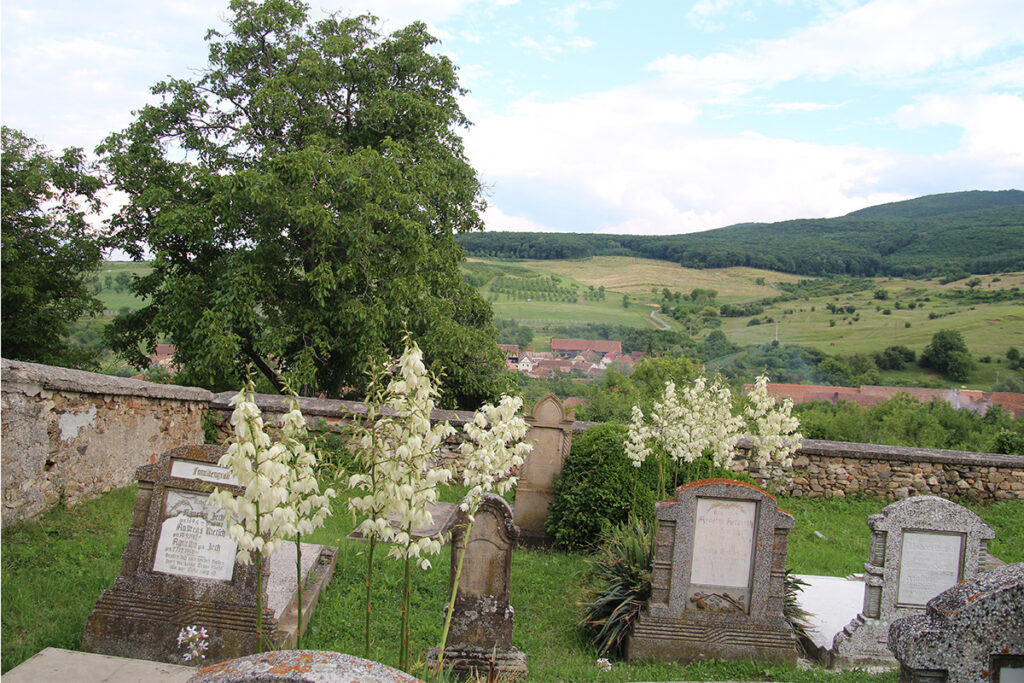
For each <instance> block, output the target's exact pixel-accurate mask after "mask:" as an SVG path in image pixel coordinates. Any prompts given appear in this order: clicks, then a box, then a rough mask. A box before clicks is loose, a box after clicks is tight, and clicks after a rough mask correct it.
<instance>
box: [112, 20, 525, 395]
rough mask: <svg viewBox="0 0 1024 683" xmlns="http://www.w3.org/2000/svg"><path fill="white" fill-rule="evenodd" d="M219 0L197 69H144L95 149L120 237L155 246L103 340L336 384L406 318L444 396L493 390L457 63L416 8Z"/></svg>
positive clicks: (188, 372) (189, 363)
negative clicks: (120, 195) (222, 21)
mask: <svg viewBox="0 0 1024 683" xmlns="http://www.w3.org/2000/svg"><path fill="white" fill-rule="evenodd" d="M231 11H232V13H233V16H232V17H231V19H230V20H229V30H228V31H226V32H223V33H221V32H218V31H210V32H209V34H208V36H207V40H208V42H209V64H208V66H207V68H206V69H205V70H203V71H202V72H201V73H200V74H199V75H198V76H197V77H195V78H192V79H182V78H171V79H169V80H167V81H164V82H161V83H158V84H157V85H156V86H154V88H153V92H154V93H155V94H156V95H158V96H160V98H161V101H160V103H159V104H156V105H153V106H147V107H145V108H144V109H142V110H141V111H140V112H138V113H137V119H136V120H135V122H134V123H132V124H131V125H130V126H129V127H128V128H127V129H125V130H124V131H122V132H120V133H117V134H114V135H112V136H110V137H109V138H108V139H107V140H106V141H105V142H104V143H103V145H101V147H100V148H99V152H100V153H101V154H102V155H103V157H104V160H105V162H106V164H107V166H108V168H109V170H110V173H111V176H112V178H113V180H114V182H115V183H116V186H117V188H118V189H120V190H122V191H123V192H125V193H126V194H127V196H128V203H127V204H126V205H125V206H124V208H123V209H122V210H121V211H120V212H119V213H118V214H117V215H116V216H115V217H114V219H113V226H114V227H115V228H116V229H117V234H118V236H119V243H120V244H119V246H120V247H121V248H123V249H125V250H126V251H128V252H129V253H131V254H132V255H133V256H135V257H137V258H141V257H142V256H143V255H145V254H147V253H148V254H150V255H152V257H153V259H154V261H153V270H152V273H151V274H150V275H148V276H146V277H143V278H141V279H138V280H136V281H135V282H134V283H133V290H134V291H135V292H136V293H137V294H138V295H140V296H141V297H143V298H145V300H146V301H147V304H146V305H145V306H144V307H143V308H141V309H140V310H139V311H137V312H134V313H131V314H129V315H126V316H122V317H120V318H118V319H117V320H115V322H114V324H113V325H112V326H111V330H112V334H111V341H112V345H114V346H115V348H117V349H118V350H119V351H121V352H122V353H124V354H126V355H128V356H129V357H130V358H133V359H134V360H135V361H136V362H138V361H141V354H142V350H143V349H144V348H147V347H150V348H151V347H152V346H153V345H154V344H155V343H156V342H157V341H159V340H161V339H162V338H164V337H168V338H170V339H171V340H172V341H173V342H174V344H175V345H176V346H177V353H176V356H175V360H176V362H177V363H179V364H180V365H181V368H182V372H183V374H184V378H185V379H186V380H187V381H192V382H196V383H201V384H204V385H206V386H211V387H226V386H229V385H234V384H237V383H238V380H239V377H240V375H241V373H242V372H243V369H244V367H245V366H247V365H249V364H252V365H255V366H256V367H257V368H259V370H260V371H261V372H263V373H264V374H265V375H266V376H267V377H268V379H270V381H271V382H272V383H274V384H275V385H276V384H277V382H278V380H277V375H278V374H285V375H289V376H290V377H291V381H292V384H293V386H296V387H297V388H301V389H302V391H303V392H307V393H308V392H322V393H324V394H326V395H329V396H337V395H340V394H341V393H343V391H344V390H345V389H346V388H357V389H358V388H360V387H361V386H363V385H364V383H365V378H364V369H365V368H366V367H368V366H369V363H368V361H369V359H370V358H371V357H374V356H380V355H382V354H384V353H386V352H387V351H388V350H391V351H397V350H400V349H401V340H402V336H403V330H404V329H408V331H409V332H410V333H411V334H412V335H413V337H414V338H415V339H416V340H417V341H418V342H419V344H420V346H421V347H422V348H423V351H424V353H425V356H426V358H427V360H428V362H430V363H431V364H432V365H433V367H434V369H435V370H437V369H440V368H442V367H443V368H444V371H445V373H446V376H445V378H444V380H443V389H442V390H443V396H444V399H445V400H446V402H447V403H448V404H449V405H451V404H456V403H457V404H460V405H472V404H474V403H478V402H479V401H480V400H482V399H485V398H492V397H494V396H495V394H496V393H497V392H498V391H499V390H501V389H502V388H504V386H505V384H504V383H505V381H506V380H505V377H504V363H503V360H502V357H501V355H500V353H499V351H498V349H497V347H496V345H495V336H496V331H495V329H494V327H493V325H492V322H491V309H490V306H489V304H487V302H486V301H484V300H483V299H482V298H481V297H480V295H479V294H478V293H477V292H476V291H475V290H474V289H473V288H472V287H470V286H469V285H468V284H467V283H465V282H464V281H463V279H462V278H461V276H460V274H459V271H458V267H459V263H460V262H461V261H462V260H463V259H464V252H463V251H462V249H461V248H460V247H459V246H458V244H457V243H456V242H455V235H456V234H458V233H463V232H466V231H469V230H474V229H479V228H480V227H482V224H481V220H480V218H479V213H478V212H479V211H480V210H481V209H482V208H483V201H482V199H481V185H480V181H479V179H478V178H477V175H476V172H475V171H474V170H473V168H472V167H471V166H470V164H469V163H468V161H467V160H466V157H465V154H464V152H463V145H462V140H461V138H460V137H459V135H458V129H459V128H463V127H466V126H467V125H468V121H467V120H466V118H465V116H464V115H463V112H462V111H461V109H460V107H459V104H458V101H457V98H458V96H459V95H460V94H462V93H463V90H462V89H461V88H460V86H459V84H458V79H457V77H456V73H455V68H454V67H453V65H452V63H451V62H450V61H449V60H448V59H447V58H446V57H443V56H437V55H434V54H431V53H430V52H429V51H428V49H429V47H430V46H431V45H432V44H433V43H434V42H435V40H434V38H433V37H431V36H430V35H429V34H428V33H427V30H426V27H425V26H424V25H423V24H422V23H414V24H411V25H410V26H408V27H406V28H403V29H401V30H398V31H396V32H394V33H393V34H391V35H387V36H385V35H381V34H379V33H378V32H377V31H376V30H375V23H376V19H374V18H373V17H369V16H359V17H338V16H332V17H329V18H326V19H323V20H320V21H316V22H314V21H312V20H310V18H309V17H308V7H307V6H306V5H304V4H302V3H301V2H297V1H294V0H266V1H265V2H254V1H252V0H232V2H231Z"/></svg>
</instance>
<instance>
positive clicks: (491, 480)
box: [459, 396, 533, 520]
mask: <svg viewBox="0 0 1024 683" xmlns="http://www.w3.org/2000/svg"><path fill="white" fill-rule="evenodd" d="M522 407H523V399H521V398H520V397H518V396H502V397H501V400H499V401H498V405H496V406H494V405H490V404H486V405H484V406H482V407H481V408H480V409H479V410H477V411H476V413H475V414H474V415H473V419H472V420H471V421H470V422H467V423H466V424H464V425H463V426H462V431H463V432H465V434H466V440H465V441H463V442H462V445H461V446H460V447H459V451H460V452H461V454H462V463H461V465H462V485H463V486H469V487H470V489H469V492H468V493H467V494H466V497H465V498H463V500H462V504H461V505H460V507H461V508H462V510H463V511H465V512H467V513H468V514H469V518H470V520H472V518H473V515H474V514H476V510H477V508H478V507H479V505H480V499H481V498H482V497H483V494H484V493H486V492H489V491H494V492H496V493H498V494H503V493H505V492H506V491H508V490H509V489H510V488H512V487H513V486H515V483H516V481H517V480H518V477H514V476H512V469H513V468H515V467H521V466H522V465H523V463H524V462H525V458H526V455H527V454H528V453H529V452H530V451H531V450H532V449H533V444H531V443H524V442H523V438H524V437H525V436H526V432H527V430H528V429H529V427H528V425H527V424H526V420H524V419H523V417H522V416H521V415H519V410H520V408H522Z"/></svg>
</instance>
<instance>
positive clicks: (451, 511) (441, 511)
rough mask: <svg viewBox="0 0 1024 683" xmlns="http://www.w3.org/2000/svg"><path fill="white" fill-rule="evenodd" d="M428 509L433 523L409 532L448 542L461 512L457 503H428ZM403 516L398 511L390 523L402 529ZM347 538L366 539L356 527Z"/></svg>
mask: <svg viewBox="0 0 1024 683" xmlns="http://www.w3.org/2000/svg"><path fill="white" fill-rule="evenodd" d="M427 511H428V512H429V513H430V517H431V520H432V521H431V523H430V524H425V525H423V526H418V527H413V530H412V532H411V533H410V534H409V535H410V536H412V537H413V538H433V539H436V540H438V541H440V542H441V545H445V544H447V543H448V536H449V533H450V532H451V530H452V526H454V524H455V521H456V518H457V517H458V514H459V506H458V504H457V503H444V502H440V503H427ZM401 520H402V518H401V516H400V515H399V514H397V513H395V514H393V515H391V516H390V517H389V518H388V524H390V525H391V526H392V527H394V528H395V529H397V530H399V531H401V528H402V527H401ZM345 538H348V539H350V540H353V541H365V540H366V537H364V536H363V534H362V532H361V531H359V529H355V530H354V531H352V533H350V534H349V535H348V536H346V537H345Z"/></svg>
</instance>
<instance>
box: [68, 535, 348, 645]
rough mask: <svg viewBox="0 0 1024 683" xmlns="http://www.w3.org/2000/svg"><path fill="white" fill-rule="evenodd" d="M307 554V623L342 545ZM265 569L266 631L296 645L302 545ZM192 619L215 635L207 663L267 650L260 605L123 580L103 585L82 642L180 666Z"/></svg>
mask: <svg viewBox="0 0 1024 683" xmlns="http://www.w3.org/2000/svg"><path fill="white" fill-rule="evenodd" d="M302 559H303V572H304V574H305V577H306V578H305V584H304V588H303V593H302V601H303V614H302V621H303V623H304V625H305V624H306V623H308V621H309V617H310V615H311V614H312V612H313V607H314V606H315V605H316V602H317V600H318V599H319V595H320V591H321V590H322V589H323V587H324V586H326V585H327V583H328V582H329V581H330V579H331V576H332V575H333V573H334V565H335V562H336V560H337V548H333V547H328V546H319V545H310V544H306V543H303V544H302ZM266 568H267V573H268V576H267V579H266V581H267V600H266V603H265V604H264V606H263V633H264V635H265V637H267V638H270V639H271V640H272V641H273V642H275V643H278V644H279V645H280V646H286V647H290V646H294V643H295V634H296V629H297V625H298V609H297V605H298V595H297V593H296V590H295V544H294V543H290V542H287V543H285V544H283V547H282V549H281V550H280V551H279V552H277V553H275V554H274V555H272V556H271V557H270V559H269V561H268V562H267V564H266ZM196 581H197V583H201V582H203V580H196ZM193 625H194V626H200V627H204V628H206V629H207V630H208V631H209V633H210V639H209V643H210V645H209V650H208V652H207V661H221V660H224V659H230V658H233V657H240V656H244V655H246V654H250V653H253V652H258V651H259V649H260V648H259V646H258V645H259V644H258V640H257V635H256V633H257V631H256V606H255V605H251V606H245V605H239V604H237V603H227V602H220V601H212V600H196V599H182V598H176V597H174V596H171V595H160V596H157V595H148V594H145V593H140V592H134V591H128V590H123V589H119V588H118V587H117V584H115V587H114V588H113V589H110V590H106V591H104V592H103V594H102V595H101V596H100V599H99V600H98V601H97V602H96V606H95V608H94V609H93V612H92V614H90V615H89V619H88V621H87V622H86V626H85V634H84V636H83V638H82V648H83V649H84V650H86V651H88V652H97V653H100V654H106V655H114V656H117V657H130V658H133V659H148V660H152V661H156V662H170V663H175V664H178V663H181V662H182V659H181V653H180V652H179V650H178V644H177V637H178V632H179V631H180V630H181V628H183V627H185V626H193Z"/></svg>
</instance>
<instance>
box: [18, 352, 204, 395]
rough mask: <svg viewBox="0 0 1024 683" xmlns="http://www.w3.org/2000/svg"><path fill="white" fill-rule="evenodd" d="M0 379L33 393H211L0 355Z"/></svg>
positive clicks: (22, 390)
mask: <svg viewBox="0 0 1024 683" xmlns="http://www.w3.org/2000/svg"><path fill="white" fill-rule="evenodd" d="M0 371H2V372H0V381H2V383H3V391H5V392H9V391H19V392H21V393H24V394H26V395H28V396H34V395H36V394H38V393H39V391H40V389H42V390H45V391H74V392H77V393H81V394H100V395H104V396H141V397H145V398H163V399H172V400H177V401H201V402H204V403H205V402H209V401H210V399H211V398H212V397H213V394H212V393H210V392H209V391H207V390H206V389H199V388H198V387H181V386H177V385H174V384H156V383H154V382H144V381H142V380H138V379H128V378H126V377H113V376H110V375H100V374H97V373H95V372H85V371H84V370H71V369H69V368H58V367H55V366H52V365H40V364H38V363H26V362H23V361H14V360H7V359H6V358H3V359H0Z"/></svg>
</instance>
